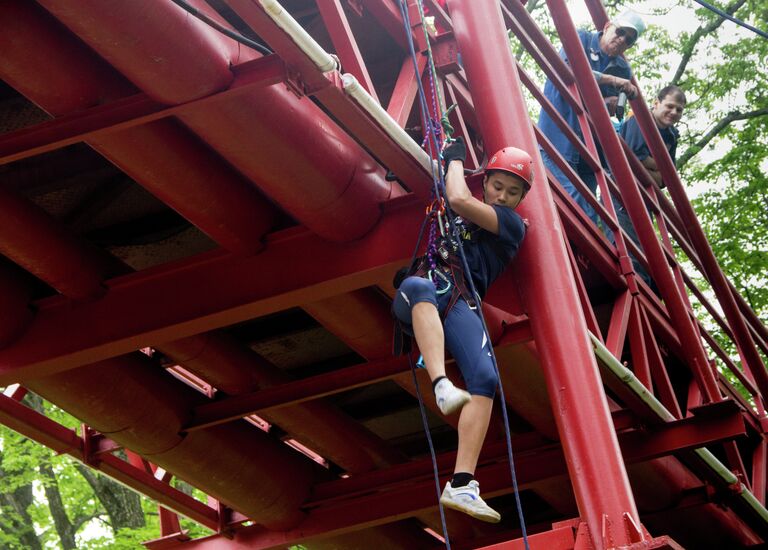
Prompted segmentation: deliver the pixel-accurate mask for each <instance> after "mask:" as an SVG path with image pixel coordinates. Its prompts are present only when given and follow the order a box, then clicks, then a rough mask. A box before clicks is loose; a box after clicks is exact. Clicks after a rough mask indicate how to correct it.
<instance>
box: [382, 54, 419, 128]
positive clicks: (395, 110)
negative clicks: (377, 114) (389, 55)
mask: <svg viewBox="0 0 768 550" xmlns="http://www.w3.org/2000/svg"><path fill="white" fill-rule="evenodd" d="M426 66H427V58H426V57H424V56H423V55H422V56H419V58H418V60H417V67H418V71H419V75H421V74H422V73H423V72H424V69H425V68H426ZM418 78H419V76H417V75H416V71H415V70H414V68H413V63H412V61H411V58H410V57H406V58H405V59H404V61H403V64H402V66H401V67H400V73H399V74H398V75H397V80H396V81H395V88H394V90H392V96H391V97H390V98H389V104H388V105H387V113H389V116H391V117H392V118H393V119H395V122H397V125H398V126H400V127H401V128H405V124H406V123H407V122H408V117H409V116H410V114H411V110H412V109H413V102H414V100H415V99H416V93H417V92H418Z"/></svg>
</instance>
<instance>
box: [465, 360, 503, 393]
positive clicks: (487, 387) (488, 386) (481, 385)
mask: <svg viewBox="0 0 768 550" xmlns="http://www.w3.org/2000/svg"><path fill="white" fill-rule="evenodd" d="M498 385H499V377H498V376H497V375H496V369H494V368H493V365H491V364H485V365H483V368H481V369H478V370H477V371H476V372H475V374H474V376H473V377H472V384H471V387H469V388H467V389H468V390H469V393H471V394H472V395H482V396H483V397H490V398H491V399H493V397H494V395H496V387H497V386H498Z"/></svg>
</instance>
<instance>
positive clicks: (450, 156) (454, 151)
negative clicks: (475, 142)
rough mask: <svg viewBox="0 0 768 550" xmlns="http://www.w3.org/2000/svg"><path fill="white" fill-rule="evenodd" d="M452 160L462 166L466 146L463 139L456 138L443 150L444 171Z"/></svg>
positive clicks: (464, 160)
mask: <svg viewBox="0 0 768 550" xmlns="http://www.w3.org/2000/svg"><path fill="white" fill-rule="evenodd" d="M452 160H460V161H461V162H462V164H463V163H464V162H466V160H467V146H466V145H465V144H464V138H463V137H457V138H456V139H455V140H454V141H452V142H451V143H449V144H448V147H446V148H445V149H443V163H444V166H445V168H446V169H447V168H448V165H449V164H450V163H451V161H452Z"/></svg>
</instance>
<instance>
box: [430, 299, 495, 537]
mask: <svg viewBox="0 0 768 550" xmlns="http://www.w3.org/2000/svg"><path fill="white" fill-rule="evenodd" d="M445 334H446V339H447V343H448V349H449V350H450V351H451V354H452V355H453V357H454V358H455V359H456V361H457V363H458V364H459V368H460V369H461V372H462V375H463V376H464V380H465V381H466V383H467V389H469V391H470V392H471V394H472V399H471V400H470V402H469V403H467V404H466V405H465V406H464V408H463V409H462V411H461V416H460V417H459V448H458V452H457V455H456V466H455V468H454V477H453V479H452V480H451V481H450V482H448V483H447V484H446V486H445V489H444V491H443V495H442V496H441V499H440V500H441V502H442V503H443V504H444V505H445V506H447V507H449V508H453V509H455V510H459V511H461V512H464V513H466V514H469V515H471V516H472V517H475V518H477V519H481V520H483V521H488V522H491V523H495V522H497V521H499V520H500V519H501V516H500V515H499V513H498V512H496V511H495V510H494V509H493V508H491V507H490V506H488V505H487V504H486V503H485V501H483V499H482V498H481V497H480V487H479V485H478V483H477V481H476V480H475V479H474V473H475V469H476V468H477V461H478V458H479V457H480V450H481V449H482V447H483V442H484V441H485V435H486V432H487V431H488V424H489V423H490V419H491V412H492V410H493V396H494V393H495V390H496V384H497V383H498V378H497V377H496V371H495V369H494V368H493V362H492V359H491V356H490V351H491V350H490V346H491V343H490V341H489V340H488V339H487V338H486V337H485V333H484V331H483V325H482V323H481V322H480V319H479V318H478V316H477V314H476V313H475V312H474V311H472V310H470V309H469V306H468V305H467V303H466V302H465V301H464V300H459V301H458V302H457V303H456V305H454V307H453V309H452V310H451V311H450V312H449V314H448V318H447V319H446V322H445Z"/></svg>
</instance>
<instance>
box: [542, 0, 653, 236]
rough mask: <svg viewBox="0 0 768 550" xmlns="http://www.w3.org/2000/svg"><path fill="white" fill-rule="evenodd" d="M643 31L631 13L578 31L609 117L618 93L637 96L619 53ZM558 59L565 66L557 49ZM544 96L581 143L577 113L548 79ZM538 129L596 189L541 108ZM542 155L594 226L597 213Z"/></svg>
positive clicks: (583, 165) (590, 173)
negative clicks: (593, 28) (599, 26)
mask: <svg viewBox="0 0 768 550" xmlns="http://www.w3.org/2000/svg"><path fill="white" fill-rule="evenodd" d="M645 28H646V25H645V22H644V21H643V20H642V19H641V18H640V16H639V15H638V14H636V13H634V12H632V11H625V12H624V13H622V14H621V15H619V16H618V17H616V18H615V19H614V20H613V21H609V22H608V23H606V24H605V27H604V28H603V30H602V31H601V32H591V31H587V30H583V29H580V30H579V31H578V33H579V39H580V40H581V44H582V46H584V52H585V53H586V55H587V59H588V60H589V64H590V66H591V67H592V73H593V74H594V75H595V79H596V80H597V83H598V84H599V86H600V93H601V94H602V96H603V98H604V100H605V106H606V108H607V109H608V112H609V113H610V114H611V115H614V114H615V112H616V104H617V102H618V99H619V94H620V93H622V92H623V93H624V94H626V96H627V98H629V99H631V98H633V97H634V96H635V95H636V94H637V88H635V86H634V85H633V84H632V82H631V81H630V79H631V78H632V70H631V69H630V67H629V64H628V63H627V61H626V60H625V59H624V58H623V57H622V54H623V53H624V52H625V51H627V50H628V49H629V48H630V47H632V46H633V45H634V44H635V42H636V41H637V39H638V38H639V37H640V35H642V34H643V32H644V31H645ZM560 56H561V57H562V58H563V59H564V60H565V62H566V63H568V58H567V57H566V55H565V51H564V50H562V49H561V50H560ZM544 96H545V97H546V98H547V99H548V100H549V101H550V102H551V103H552V105H553V106H554V108H555V109H557V112H558V113H560V115H562V117H563V118H564V119H565V121H566V122H567V123H568V126H570V127H571V129H573V131H574V132H575V133H576V135H577V136H579V138H580V139H582V140H583V136H582V133H581V128H580V127H579V123H578V120H577V119H576V113H574V111H573V109H572V108H571V106H570V105H569V104H568V102H567V101H566V100H565V99H564V98H563V96H562V95H561V94H560V92H559V91H558V90H557V88H556V87H555V86H554V85H553V84H552V82H551V81H550V80H549V79H547V82H546V84H545V85H544ZM539 128H540V129H541V131H542V132H543V133H544V135H545V136H547V138H548V139H549V140H550V141H551V142H552V145H553V146H554V147H555V149H557V151H558V152H559V153H560V154H561V155H562V156H563V158H564V159H565V160H566V161H567V162H568V163H569V164H570V165H571V167H572V168H573V169H574V170H575V171H576V173H577V174H578V175H579V177H580V178H581V179H582V181H584V183H585V184H586V185H587V187H589V189H590V190H591V191H592V193H593V194H594V192H595V189H596V188H597V180H596V179H595V173H594V172H593V171H592V169H591V168H590V167H589V165H588V164H587V163H586V161H584V160H583V159H582V158H581V156H580V155H579V153H578V151H577V150H576V147H574V146H573V144H572V143H571V142H570V141H569V140H568V138H567V137H565V134H563V132H561V131H560V129H559V128H558V127H557V125H556V124H555V122H554V120H552V118H551V117H550V116H549V114H548V113H547V112H546V111H545V109H543V108H542V110H541V113H540V114H539ZM541 156H542V159H543V160H544V165H545V166H546V167H547V168H548V169H549V170H550V172H552V175H553V176H555V178H556V179H557V181H559V182H560V185H562V186H563V188H565V190H566V191H567V192H568V193H569V194H570V195H571V197H573V198H574V200H575V201H576V203H577V204H578V205H579V206H580V207H581V208H582V210H584V212H586V213H587V215H588V216H589V217H590V218H592V220H594V222H595V223H597V222H598V216H597V213H596V212H595V210H594V209H593V208H592V206H591V205H590V204H589V203H588V202H587V201H586V199H585V198H584V197H583V196H582V195H581V193H579V191H578V190H577V189H576V187H575V186H574V185H573V183H571V181H570V180H569V179H568V177H567V176H566V175H565V173H563V171H562V170H561V169H560V168H559V167H558V166H557V165H556V164H555V163H554V161H553V160H552V158H551V157H550V156H549V155H547V153H546V152H545V151H543V150H542V151H541ZM601 156H602V152H601ZM603 164H605V163H603Z"/></svg>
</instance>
